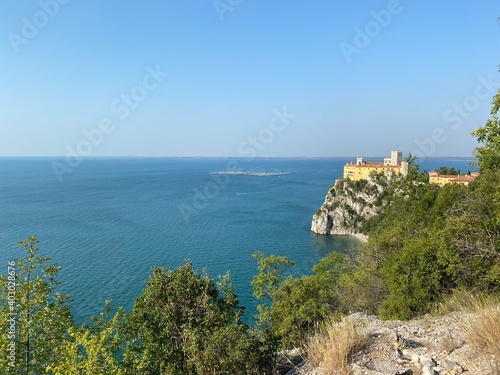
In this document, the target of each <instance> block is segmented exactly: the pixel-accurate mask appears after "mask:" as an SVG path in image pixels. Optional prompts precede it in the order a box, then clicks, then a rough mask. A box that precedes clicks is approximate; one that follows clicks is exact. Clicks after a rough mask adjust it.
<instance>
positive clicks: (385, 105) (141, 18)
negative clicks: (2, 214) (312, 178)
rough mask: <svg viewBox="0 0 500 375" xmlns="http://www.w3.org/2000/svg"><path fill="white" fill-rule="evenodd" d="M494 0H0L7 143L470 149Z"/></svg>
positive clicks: (492, 84) (494, 61) (2, 122)
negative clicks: (310, 0) (309, 0)
mask: <svg viewBox="0 0 500 375" xmlns="http://www.w3.org/2000/svg"><path fill="white" fill-rule="evenodd" d="M499 16H500V2H499V1H498V0H484V1H472V0H462V1H456V0H453V1H452V0H440V1H435V2H431V1H423V0H390V1H387V0H384V1H380V0H373V1H331V0H328V1H327V0H317V1H314V2H307V1H293V0H292V1H290V0H274V1H269V0H267V1H265V0H253V1H250V0H191V1H185V0H162V1H160V0H144V1H141V2H139V1H117V0H107V1H96V0H85V1H82V0H80V1H79V0H39V1H31V0H24V1H14V0H4V1H2V2H1V3H0V156H66V157H68V155H74V154H76V155H78V156H81V157H99V156H153V157H164V156H165V157H170V156H180V157H183V156H207V157H212V156H214V157H215V156H223V157H229V156H231V157H232V156H241V157H337V156H366V157H369V156H381V155H384V156H385V155H388V154H389V152H390V150H395V149H399V150H402V151H403V152H404V153H405V154H407V153H408V152H412V153H413V154H414V155H417V156H420V157H430V156H470V155H471V153H472V150H473V149H474V147H476V142H475V140H474V139H473V138H472V137H471V136H470V132H471V131H472V130H474V129H476V128H477V127H478V126H480V125H482V124H484V123H485V121H486V120H487V119H488V118H489V117H490V109H491V99H492V97H493V95H494V94H495V93H496V92H497V91H498V89H499V88H500V74H499V73H498V65H499V64H500V48H499V47H500V24H499V22H498V20H497V18H498V17H499Z"/></svg>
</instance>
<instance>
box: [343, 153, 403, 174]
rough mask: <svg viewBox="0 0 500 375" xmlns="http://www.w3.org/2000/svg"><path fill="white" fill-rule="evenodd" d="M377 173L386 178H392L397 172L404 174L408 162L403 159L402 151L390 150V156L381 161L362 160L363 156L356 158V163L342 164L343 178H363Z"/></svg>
mask: <svg viewBox="0 0 500 375" xmlns="http://www.w3.org/2000/svg"><path fill="white" fill-rule="evenodd" d="M377 173H383V174H385V175H386V176H387V177H388V178H393V177H395V176H397V175H398V174H402V175H403V176H406V175H407V174H408V162H406V161H403V152H401V151H392V152H391V157H390V158H385V159H384V161H383V162H372V161H364V160H363V158H357V160H356V164H352V163H347V164H346V165H345V166H344V178H348V179H350V180H353V181H357V180H363V179H366V178H368V177H370V175H373V174H377Z"/></svg>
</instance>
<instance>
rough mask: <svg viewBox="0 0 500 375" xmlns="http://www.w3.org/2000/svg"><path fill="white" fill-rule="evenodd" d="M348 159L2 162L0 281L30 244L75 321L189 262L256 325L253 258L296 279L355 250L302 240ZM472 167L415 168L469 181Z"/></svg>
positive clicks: (339, 242) (127, 300) (346, 243)
mask: <svg viewBox="0 0 500 375" xmlns="http://www.w3.org/2000/svg"><path fill="white" fill-rule="evenodd" d="M381 159H382V157H381V158H366V160H381ZM354 160H356V158H355V157H345V158H327V159H304V158H302V159H288V158H284V159H278V158H272V159H253V160H246V159H225V158H211V159H207V158H89V159H85V160H83V161H81V162H80V163H79V164H77V165H75V164H76V163H71V168H70V167H69V166H68V164H66V161H65V159H57V158H0V274H6V272H7V266H8V262H9V261H12V260H14V259H16V258H19V257H23V256H24V255H25V253H24V251H23V249H22V248H21V247H20V246H19V245H18V242H19V241H20V240H24V239H27V238H28V237H29V236H31V235H36V236H37V238H38V240H39V241H40V242H39V244H38V247H39V255H42V256H47V257H50V258H52V261H53V262H56V263H58V264H59V265H60V266H61V271H60V274H59V280H60V281H61V282H62V285H61V286H60V289H59V291H61V292H63V293H69V294H70V295H71V297H72V302H71V310H72V313H73V316H74V318H75V321H76V322H77V323H79V324H81V323H88V322H89V319H90V317H91V316H95V315H97V314H99V312H100V311H102V308H103V307H104V301H105V300H106V299H109V300H110V302H111V305H112V306H113V307H115V308H116V307H118V306H123V307H124V308H125V309H126V310H127V311H130V309H131V308H132V306H133V303H134V299H135V298H136V297H137V296H139V295H140V294H141V292H142V290H143V288H144V286H145V282H146V280H147V278H148V276H149V275H150V272H151V269H152V267H164V268H172V269H173V268H176V267H178V266H179V265H182V264H184V263H185V261H186V260H190V261H191V262H192V263H193V265H194V267H195V268H196V269H198V270H199V271H200V272H206V273H208V274H209V275H210V276H211V277H213V278H215V279H216V278H217V277H218V275H224V274H226V273H227V272H230V275H231V281H232V283H233V285H234V288H235V291H236V293H237V294H238V296H239V299H240V304H241V305H242V306H245V309H246V310H245V320H246V321H247V322H252V321H253V316H254V315H255V314H256V305H257V304H258V301H256V300H255V299H254V297H253V296H252V288H251V285H250V281H251V279H252V277H253V276H254V275H255V274H256V273H257V262H256V260H255V259H253V258H252V257H251V255H252V254H253V253H254V252H256V251H258V250H259V251H262V252H263V253H264V254H265V255H270V254H276V255H285V256H287V257H288V258H289V259H291V260H294V261H295V262H296V266H295V267H294V268H293V270H292V271H291V272H292V273H293V274H294V275H296V276H300V275H307V274H310V273H312V267H313V265H314V264H316V263H317V262H318V261H319V260H320V259H321V258H322V257H324V256H326V255H327V254H328V253H330V252H332V251H339V252H344V253H347V252H351V251H355V250H356V249H357V248H358V246H359V242H358V241H357V240H356V239H354V238H352V237H343V236H321V235H316V234H314V233H312V232H311V231H310V227H311V220H312V216H313V214H314V213H315V212H316V211H317V209H318V208H319V207H320V206H321V204H322V203H323V201H324V199H325V194H326V192H327V191H328V189H329V188H330V186H331V185H332V184H333V183H334V182H335V180H336V179H338V178H340V177H341V176H342V173H343V166H344V165H345V164H346V163H347V162H352V161H354ZM471 160H472V159H470V158H428V159H424V160H421V161H419V163H420V166H421V169H422V170H427V171H429V170H431V169H435V168H438V167H440V166H447V167H454V168H456V169H461V171H462V172H466V171H467V170H472V168H471V167H470V162H471ZM55 163H56V164H55ZM57 163H59V164H57ZM55 165H59V166H61V165H64V166H66V169H64V172H65V173H64V174H63V175H61V170H60V169H59V175H58V174H57V173H56V172H55V170H54V166H55Z"/></svg>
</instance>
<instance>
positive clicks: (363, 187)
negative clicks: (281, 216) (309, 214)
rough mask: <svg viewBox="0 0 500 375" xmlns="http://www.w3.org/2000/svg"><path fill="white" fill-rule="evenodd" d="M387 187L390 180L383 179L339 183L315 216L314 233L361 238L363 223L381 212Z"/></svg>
mask: <svg viewBox="0 0 500 375" xmlns="http://www.w3.org/2000/svg"><path fill="white" fill-rule="evenodd" d="M387 186H388V181H387V179H386V178H385V177H383V176H379V175H377V176H375V177H373V178H369V179H366V180H359V181H350V180H344V179H339V180H337V181H335V184H334V185H333V186H332V187H331V188H330V190H329V191H328V193H327V194H326V198H325V202H324V203H323V205H322V206H321V207H320V209H319V210H318V211H317V212H316V214H315V215H314V216H313V220H312V224H311V230H312V231H313V232H314V233H317V234H336V235H355V234H358V233H359V231H360V227H361V225H362V223H363V222H364V221H365V220H366V219H368V218H370V217H371V216H373V215H376V214H377V213H378V212H379V211H380V207H381V206H382V202H383V198H384V196H385V195H386V194H387Z"/></svg>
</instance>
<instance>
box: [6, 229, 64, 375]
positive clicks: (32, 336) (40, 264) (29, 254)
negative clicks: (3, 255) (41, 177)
mask: <svg viewBox="0 0 500 375" xmlns="http://www.w3.org/2000/svg"><path fill="white" fill-rule="evenodd" d="M37 243H38V240H37V238H36V237H35V236H31V237H29V239H28V240H26V241H21V242H19V245H20V246H21V247H22V248H23V249H24V251H25V252H26V256H25V257H24V258H19V259H16V261H15V267H16V275H15V282H16V287H15V305H14V306H15V310H14V312H15V314H14V315H12V314H11V311H10V309H9V305H8V302H7V301H8V299H7V296H8V288H7V286H8V284H7V279H6V278H5V277H3V278H2V279H1V281H0V316H1V317H2V318H1V320H0V321H1V322H2V323H4V322H5V321H6V320H7V318H10V317H14V318H15V319H16V326H17V332H16V334H17V337H16V340H15V342H16V366H15V368H14V369H13V371H11V372H10V373H12V374H26V375H30V374H36V375H38V374H44V373H45V368H46V366H48V365H50V364H53V363H55V362H57V360H58V359H59V351H58V346H59V344H60V343H61V342H62V341H64V340H65V338H66V336H67V330H68V328H70V327H72V325H73V320H72V316H71V313H70V311H69V307H68V302H69V296H68V295H67V294H61V293H59V292H58V291H57V289H58V287H59V286H60V282H59V281H57V276H58V273H59V270H60V267H59V265H57V264H56V263H50V261H51V259H50V258H47V257H42V256H39V255H38V250H39V249H38V248H37V247H36V245H37ZM3 327H5V326H3ZM0 337H1V338H0V347H1V349H2V351H1V353H0V366H1V367H2V368H9V367H8V364H7V362H8V361H7V358H6V357H5V354H6V353H7V351H6V350H4V349H5V347H6V345H7V342H6V339H7V336H6V335H1V336H0Z"/></svg>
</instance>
